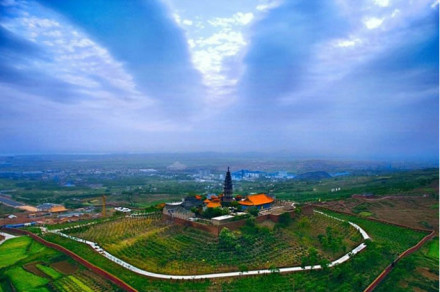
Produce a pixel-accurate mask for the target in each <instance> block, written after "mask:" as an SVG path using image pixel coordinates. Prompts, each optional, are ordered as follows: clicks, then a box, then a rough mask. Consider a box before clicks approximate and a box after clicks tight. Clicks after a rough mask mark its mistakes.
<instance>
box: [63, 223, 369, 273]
mask: <svg viewBox="0 0 440 292" xmlns="http://www.w3.org/2000/svg"><path fill="white" fill-rule="evenodd" d="M263 225H264V224H261V225H258V224H255V223H254V222H253V221H249V222H247V224H246V225H245V226H243V227H242V228H241V229H240V230H238V231H233V232H232V231H229V232H227V231H225V232H224V233H223V234H221V235H220V236H219V238H217V237H215V236H213V235H211V234H209V233H206V232H203V231H200V230H197V229H194V228H190V227H182V226H179V225H171V224H167V223H165V222H163V221H161V220H160V219H158V218H142V219H131V218H123V219H119V220H115V221H111V222H105V223H101V224H96V225H89V226H83V227H79V228H77V229H70V230H68V231H67V232H68V233H69V234H71V235H73V236H76V237H80V238H84V239H87V240H91V241H94V242H97V243H98V244H100V245H101V246H102V247H103V248H104V249H106V250H107V251H108V252H110V253H112V254H113V255H115V256H117V257H119V258H121V259H123V260H124V261H127V262H129V263H131V264H133V265H135V266H137V267H139V268H142V269H145V270H148V271H152V272H158V273H166V274H201V273H214V272H227V271H238V270H252V269H260V268H271V267H274V266H275V267H283V266H294V265H302V264H303V265H305V264H317V263H318V262H313V263H308V262H307V263H306V261H307V260H310V259H313V260H315V261H320V262H323V261H330V260H333V259H336V258H337V257H339V256H341V255H342V254H344V253H345V252H347V251H348V250H351V249H352V248H353V247H355V246H356V245H357V244H359V243H360V242H361V237H360V235H359V234H358V233H357V231H356V230H355V229H354V228H353V227H351V226H350V225H349V224H347V223H343V222H339V221H336V220H329V218H328V217H325V216H323V215H319V214H315V215H313V216H310V217H300V218H298V219H296V220H294V221H293V222H292V223H291V224H290V225H289V226H287V227H286V228H281V227H277V226H276V227H275V228H274V229H273V230H271V229H269V228H268V227H264V226H263ZM311 254H312V255H313V256H312V257H311Z"/></svg>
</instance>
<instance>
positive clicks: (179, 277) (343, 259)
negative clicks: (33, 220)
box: [49, 210, 370, 280]
mask: <svg viewBox="0 0 440 292" xmlns="http://www.w3.org/2000/svg"><path fill="white" fill-rule="evenodd" d="M314 212H316V213H319V214H321V215H324V216H327V217H329V218H332V219H335V220H338V221H345V220H342V219H339V218H336V217H333V216H330V215H327V214H325V213H323V212H321V211H317V210H314ZM348 223H350V225H351V226H353V227H354V228H356V229H357V230H358V231H359V232H360V233H361V235H362V237H363V239H364V240H366V239H369V238H370V236H368V234H367V232H365V230H363V229H362V228H361V227H359V226H358V225H356V224H354V223H352V222H350V221H348ZM49 232H52V233H55V234H58V235H60V236H63V237H66V238H69V239H72V240H75V241H77V242H81V243H85V244H87V245H89V246H91V247H92V248H93V249H94V250H95V251H97V252H98V253H100V254H101V255H103V256H104V257H106V258H107V259H109V260H111V261H112V262H115V263H117V264H118V265H120V266H122V267H124V268H126V269H128V270H130V271H132V272H135V273H137V274H140V275H144V276H147V277H152V278H158V279H169V280H201V279H213V278H225V277H240V276H250V275H262V274H270V273H273V272H274V271H273V270H270V269H263V270H253V271H246V272H229V273H215V274H200V275H167V274H158V273H153V272H148V271H146V270H142V269H139V268H137V267H135V266H133V265H131V264H129V263H127V262H125V261H123V260H121V259H119V258H117V257H115V256H113V255H112V254H110V253H108V252H107V251H105V250H104V249H102V248H101V247H100V246H99V245H98V244H97V243H95V242H92V241H88V240H85V239H81V238H78V237H74V236H70V235H67V234H64V233H62V232H61V231H59V230H53V231H49ZM366 247H367V245H366V244H365V243H364V242H363V243H361V244H360V245H358V246H357V247H356V248H354V249H353V250H352V251H350V252H349V253H347V254H345V255H344V256H342V257H341V258H339V259H337V260H334V261H333V262H331V263H330V264H329V267H334V266H336V265H339V264H342V263H343V262H346V261H348V260H349V259H350V257H351V256H353V255H355V254H357V253H358V252H360V251H362V250H363V249H364V248H366ZM320 269H322V267H321V265H314V266H305V267H287V268H279V269H277V272H280V273H291V272H299V271H309V270H320Z"/></svg>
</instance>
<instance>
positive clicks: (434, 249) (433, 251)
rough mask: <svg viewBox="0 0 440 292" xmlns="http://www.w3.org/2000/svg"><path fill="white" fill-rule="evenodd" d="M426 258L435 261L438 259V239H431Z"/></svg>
mask: <svg viewBox="0 0 440 292" xmlns="http://www.w3.org/2000/svg"><path fill="white" fill-rule="evenodd" d="M428 256H429V257H431V258H433V259H437V260H438V258H439V244H438V237H437V238H435V239H433V240H432V241H431V242H430V243H429V245H428Z"/></svg>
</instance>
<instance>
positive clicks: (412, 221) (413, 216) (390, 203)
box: [324, 196, 439, 230]
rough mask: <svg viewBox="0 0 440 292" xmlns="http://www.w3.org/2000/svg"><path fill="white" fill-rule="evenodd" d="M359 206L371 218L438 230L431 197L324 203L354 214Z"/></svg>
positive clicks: (433, 200) (434, 202)
mask: <svg viewBox="0 0 440 292" xmlns="http://www.w3.org/2000/svg"><path fill="white" fill-rule="evenodd" d="M361 204H362V205H363V206H365V207H366V211H368V212H371V213H373V215H372V217H373V218H378V219H382V220H385V221H389V222H392V223H397V224H401V225H405V226H408V227H412V228H423V229H434V230H438V228H439V220H438V218H439V212H438V208H434V207H433V206H435V205H436V204H438V201H437V200H436V199H434V198H431V197H424V196H417V197H415V196H386V197H377V198H374V199H367V198H359V197H357V198H350V199H347V200H344V201H342V200H341V201H333V202H326V203H324V206H326V207H328V208H331V209H335V210H339V211H345V212H349V213H354V210H355V207H356V206H359V205H361ZM423 222H425V223H423ZM426 223H427V224H426ZM427 225H430V226H432V228H430V227H428V226H427Z"/></svg>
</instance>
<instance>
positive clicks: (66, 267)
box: [51, 261, 78, 275]
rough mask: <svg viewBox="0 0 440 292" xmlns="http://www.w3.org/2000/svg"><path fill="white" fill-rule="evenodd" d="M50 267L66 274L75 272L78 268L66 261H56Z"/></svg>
mask: <svg viewBox="0 0 440 292" xmlns="http://www.w3.org/2000/svg"><path fill="white" fill-rule="evenodd" d="M51 267H52V268H54V269H55V270H57V271H58V272H60V273H62V274H66V275H70V274H73V273H75V272H76V271H77V270H78V266H77V265H74V264H71V263H69V262H68V261H62V262H56V263H53V264H52V265H51Z"/></svg>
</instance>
